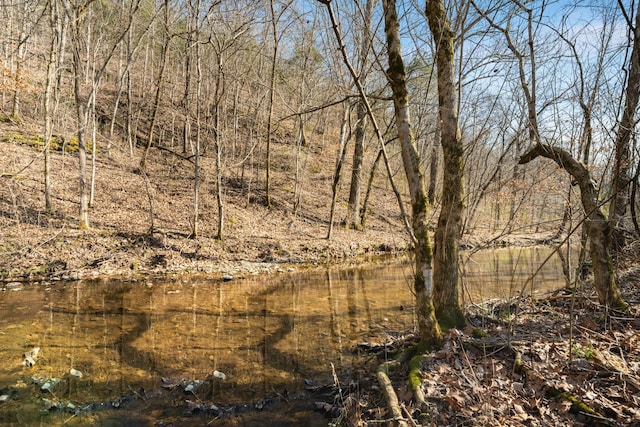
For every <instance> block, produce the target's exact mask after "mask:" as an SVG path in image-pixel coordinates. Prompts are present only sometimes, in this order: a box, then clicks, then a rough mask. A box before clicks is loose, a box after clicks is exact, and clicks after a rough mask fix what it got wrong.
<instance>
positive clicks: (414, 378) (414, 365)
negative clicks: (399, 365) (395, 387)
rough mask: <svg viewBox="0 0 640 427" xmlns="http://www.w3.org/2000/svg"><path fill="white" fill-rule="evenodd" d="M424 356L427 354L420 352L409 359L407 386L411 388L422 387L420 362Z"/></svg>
mask: <svg viewBox="0 0 640 427" xmlns="http://www.w3.org/2000/svg"><path fill="white" fill-rule="evenodd" d="M426 358H427V356H425V355H424V354H420V355H418V356H415V357H413V358H412V359H411V360H410V361H409V386H410V387H411V390H417V389H419V388H420V387H422V362H423V361H424V360H425V359H426Z"/></svg>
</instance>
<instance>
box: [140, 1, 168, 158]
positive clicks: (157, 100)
mask: <svg viewBox="0 0 640 427" xmlns="http://www.w3.org/2000/svg"><path fill="white" fill-rule="evenodd" d="M163 33H164V42H163V43H162V52H161V53H160V70H159V72H158V80H157V83H156V93H155V97H154V101H153V109H152V111H151V123H150V124H149V135H147V145H146V146H145V147H144V151H143V152H142V157H141V158H140V169H141V170H144V168H145V166H146V163H147V155H148V154H149V149H150V148H151V144H153V133H154V131H155V128H156V122H157V121H158V110H159V108H160V99H161V98H162V86H163V84H164V72H165V69H166V68H167V56H169V42H170V41H171V37H170V35H169V0H164V31H163Z"/></svg>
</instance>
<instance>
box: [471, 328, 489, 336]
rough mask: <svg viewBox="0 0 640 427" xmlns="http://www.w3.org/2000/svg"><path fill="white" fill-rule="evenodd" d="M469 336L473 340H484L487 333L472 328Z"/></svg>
mask: <svg viewBox="0 0 640 427" xmlns="http://www.w3.org/2000/svg"><path fill="white" fill-rule="evenodd" d="M471 336H472V337H474V338H486V336H487V331H484V330H482V329H480V328H473V331H471Z"/></svg>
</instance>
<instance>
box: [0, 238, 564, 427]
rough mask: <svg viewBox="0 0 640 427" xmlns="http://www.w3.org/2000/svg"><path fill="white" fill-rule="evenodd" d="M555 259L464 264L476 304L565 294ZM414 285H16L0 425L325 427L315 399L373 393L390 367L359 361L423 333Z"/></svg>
mask: <svg viewBox="0 0 640 427" xmlns="http://www.w3.org/2000/svg"><path fill="white" fill-rule="evenodd" d="M549 253H550V250H549V249H548V248H539V247H535V248H526V249H499V250H490V251H489V250H487V251H481V252H477V253H475V254H472V255H469V254H463V255H462V258H463V263H462V264H463V273H464V274H463V278H462V283H463V288H464V292H463V293H464V295H463V298H464V302H465V303H470V302H474V303H479V302H482V301H483V300H487V299H490V298H508V297H510V296H514V295H517V294H519V293H522V292H524V293H527V294H529V293H534V294H542V293H544V292H548V291H550V290H554V289H557V288H559V287H561V286H564V278H563V276H562V268H561V266H560V262H559V259H558V258H557V256H555V255H554V256H553V257H552V258H551V259H550V260H549V262H547V263H546V265H545V266H544V267H543V268H541V269H540V270H539V271H537V270H538V267H539V266H540V265H541V264H542V262H543V261H544V260H545V258H546V257H547V255H548V254H549ZM536 271H537V274H536V275H535V277H534V278H533V279H532V275H533V273H534V272H536ZM411 277H412V268H411V262H410V260H409V259H408V258H394V259H388V258H387V259H376V260H371V261H370V262H367V263H366V264H364V265H357V266H340V267H338V266H332V267H330V268H316V269H313V270H307V271H301V272H294V273H286V274H279V275H266V276H247V277H245V278H243V279H239V278H234V279H233V280H231V281H228V282H223V281H222V280H219V279H217V278H216V279H203V278H195V277H192V278H180V279H173V280H167V279H159V278H157V279H150V278H149V279H147V278H145V279H140V280H138V281H133V280H131V281H121V280H120V281H116V280H100V281H79V282H69V283H60V282H58V283H36V284H17V283H14V284H10V286H6V287H5V289H4V291H3V292H2V293H0V357H1V358H2V359H1V360H2V363H1V364H0V424H1V425H6V426H24V425H60V424H62V423H66V424H65V425H70V426H72V425H78V426H82V425H101V426H111V425H113V426H121V425H129V426H138V425H139V426H155V425H157V426H161V425H169V424H173V425H247V426H249V425H299V424H306V425H308V426H315V425H318V426H320V425H322V426H326V425H327V422H328V419H327V418H325V415H324V414H322V413H320V412H317V411H314V400H316V399H317V396H313V395H312V393H310V392H309V389H311V388H313V389H314V390H315V391H317V390H319V389H318V388H316V385H329V386H330V385H331V384H333V382H334V378H337V379H339V380H340V385H341V387H363V388H364V387H366V386H365V381H367V380H366V379H365V377H367V376H368V374H367V369H371V368H372V367H373V366H375V364H376V363H378V361H376V360H375V358H372V357H371V356H368V355H364V354H358V352H357V351H355V350H354V349H355V348H356V345H357V344H358V343H362V342H371V343H380V342H384V341H385V340H387V339H389V338H390V337H398V336H400V335H402V334H406V333H407V332H411V331H412V328H413V325H414V313H413V307H414V299H413V295H412V292H411ZM34 348H39V352H38V354H37V356H36V357H33V360H32V361H33V362H34V364H33V366H25V365H29V364H31V361H30V360H29V359H28V358H25V356H24V354H25V353H26V352H29V351H32V350H33V349H34ZM27 356H30V355H28V354H27ZM333 373H335V377H334V375H333ZM305 388H306V390H305ZM231 420H234V423H235V424H232V423H231Z"/></svg>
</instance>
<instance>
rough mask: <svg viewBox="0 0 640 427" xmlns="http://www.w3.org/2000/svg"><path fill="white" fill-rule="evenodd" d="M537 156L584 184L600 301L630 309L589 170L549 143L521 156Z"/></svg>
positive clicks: (526, 160)
mask: <svg viewBox="0 0 640 427" xmlns="http://www.w3.org/2000/svg"><path fill="white" fill-rule="evenodd" d="M537 157H546V158H548V159H551V160H553V161H554V162H556V164H557V165H558V166H559V167H561V168H563V169H564V170H566V171H567V172H568V173H569V174H570V175H571V176H572V177H573V179H574V180H575V182H576V183H577V185H578V186H579V187H580V200H581V201H582V206H583V208H584V211H585V215H586V220H585V227H586V230H587V234H588V235H589V240H590V242H589V252H590V255H591V262H592V264H593V281H594V285H595V287H596V291H597V292H598V300H599V301H600V304H602V305H606V306H609V307H613V308H617V309H622V310H626V309H627V303H626V302H625V301H624V300H623V299H622V297H621V296H620V294H619V293H618V287H617V285H616V279H615V275H614V272H613V266H612V264H611V257H610V255H609V223H608V222H607V218H606V216H605V215H604V213H603V212H602V209H601V208H600V204H599V203H598V190H597V188H596V186H595V183H594V182H593V180H592V179H591V175H590V174H589V170H588V169H587V168H586V167H585V166H584V165H583V164H582V163H580V162H578V161H577V160H575V159H574V158H573V157H572V156H571V154H569V152H567V151H565V150H563V149H561V148H558V147H553V146H550V145H546V144H536V145H534V146H533V148H531V149H530V150H529V151H527V152H526V153H524V154H523V155H522V157H520V161H519V162H518V163H519V164H521V165H522V164H526V163H529V162H530V161H532V160H534V159H535V158H537Z"/></svg>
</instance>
